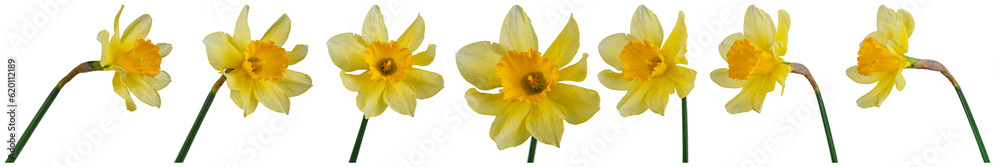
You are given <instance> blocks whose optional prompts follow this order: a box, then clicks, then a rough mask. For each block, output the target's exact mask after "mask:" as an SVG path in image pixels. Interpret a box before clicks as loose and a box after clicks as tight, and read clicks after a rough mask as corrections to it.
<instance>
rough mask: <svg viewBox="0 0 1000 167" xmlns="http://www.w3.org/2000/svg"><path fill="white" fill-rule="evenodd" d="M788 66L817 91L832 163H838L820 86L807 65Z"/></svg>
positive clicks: (793, 64) (791, 64)
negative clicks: (803, 77)
mask: <svg viewBox="0 0 1000 167" xmlns="http://www.w3.org/2000/svg"><path fill="white" fill-rule="evenodd" d="M788 66H792V73H796V74H802V76H805V77H806V80H809V84H810V85H812V88H813V90H815V91H816V102H817V103H819V113H820V115H821V116H822V117H823V129H824V130H825V131H826V143H827V145H828V146H829V147H830V161H831V162H833V163H837V162H838V161H837V149H836V148H835V147H834V145H833V134H832V133H831V132H830V121H828V118H827V117H826V106H824V105H823V95H821V94H820V91H819V85H818V84H816V80H815V79H813V76H812V74H811V73H809V69H808V68H806V66H805V65H802V64H799V63H788Z"/></svg>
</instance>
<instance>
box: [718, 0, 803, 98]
mask: <svg viewBox="0 0 1000 167" xmlns="http://www.w3.org/2000/svg"><path fill="white" fill-rule="evenodd" d="M744 19H745V20H744V21H743V33H735V34H732V35H729V36H728V37H726V39H725V40H724V41H722V43H721V44H719V53H720V54H722V59H723V60H726V62H727V63H728V64H729V68H720V69H716V70H715V71H712V74H711V77H712V81H714V82H715V83H716V84H718V85H719V86H722V87H726V88H743V90H742V91H740V93H739V94H737V95H736V97H734V98H733V99H732V100H729V102H728V103H726V111H728V112H729V113H730V114H736V113H742V112H747V111H750V110H754V111H756V112H758V113H759V112H760V111H761V108H762V106H763V105H764V97H765V96H766V95H767V93H768V92H771V91H773V90H774V86H775V85H774V83H775V82H777V83H778V84H781V86H782V92H784V86H785V78H787V77H788V74H789V73H790V72H792V67H791V66H789V65H787V64H785V60H784V59H782V58H781V56H784V55H785V52H786V51H787V49H788V48H787V43H788V27H789V24H790V20H789V18H788V13H787V12H785V11H784V10H779V11H778V28H777V29H775V27H774V22H773V21H771V16H770V15H768V14H767V13H765V12H764V10H761V9H759V8H757V6H754V5H750V7H749V8H747V13H746V16H744Z"/></svg>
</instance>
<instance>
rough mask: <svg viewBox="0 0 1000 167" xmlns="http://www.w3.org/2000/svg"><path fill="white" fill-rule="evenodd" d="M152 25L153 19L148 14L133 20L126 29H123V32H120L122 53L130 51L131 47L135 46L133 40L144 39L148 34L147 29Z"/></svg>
mask: <svg viewBox="0 0 1000 167" xmlns="http://www.w3.org/2000/svg"><path fill="white" fill-rule="evenodd" d="M152 24H153V18H152V17H150V16H149V14H143V15H142V16H139V18H135V21H132V23H131V24H129V25H128V27H126V28H125V32H122V39H121V40H122V43H121V44H122V45H121V48H120V49H121V50H122V51H128V50H130V49H132V45H133V44H135V40H139V39H146V35H148V34H149V28H150V27H151V26H152Z"/></svg>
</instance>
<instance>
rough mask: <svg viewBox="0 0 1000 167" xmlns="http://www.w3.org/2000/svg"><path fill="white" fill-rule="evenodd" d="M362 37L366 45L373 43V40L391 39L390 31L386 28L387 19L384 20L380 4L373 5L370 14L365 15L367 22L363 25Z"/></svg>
mask: <svg viewBox="0 0 1000 167" xmlns="http://www.w3.org/2000/svg"><path fill="white" fill-rule="evenodd" d="M361 38H362V39H364V40H365V44H366V45H367V44H370V43H372V41H383V42H388V41H389V31H388V30H386V28H385V21H383V20H382V11H380V10H379V7H378V5H373V6H372V8H371V9H369V10H368V15H366V16H365V23H364V24H362V26H361Z"/></svg>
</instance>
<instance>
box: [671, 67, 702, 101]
mask: <svg viewBox="0 0 1000 167" xmlns="http://www.w3.org/2000/svg"><path fill="white" fill-rule="evenodd" d="M669 68H670V69H668V70H667V73H666V74H664V76H666V78H667V79H669V80H670V82H672V83H673V85H674V88H675V89H676V91H677V97H680V98H684V97H687V95H688V93H691V89H694V79H695V76H696V75H697V74H698V72H696V71H694V70H692V69H690V68H687V67H681V66H677V65H671V66H670V67H669Z"/></svg>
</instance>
